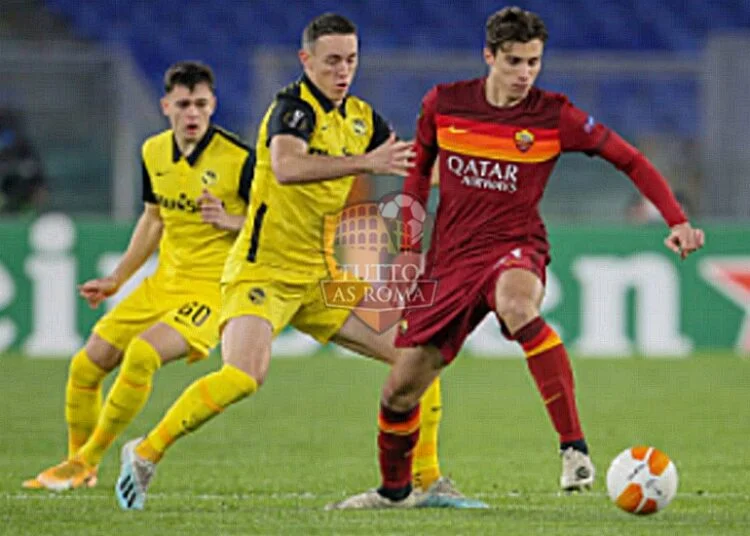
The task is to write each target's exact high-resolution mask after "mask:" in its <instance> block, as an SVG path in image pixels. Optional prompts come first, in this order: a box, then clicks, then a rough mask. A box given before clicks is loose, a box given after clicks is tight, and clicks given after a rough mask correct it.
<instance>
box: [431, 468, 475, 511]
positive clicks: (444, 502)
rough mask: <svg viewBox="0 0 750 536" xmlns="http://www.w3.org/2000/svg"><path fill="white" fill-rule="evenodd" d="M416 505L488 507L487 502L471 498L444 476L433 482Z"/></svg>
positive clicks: (468, 507) (466, 507) (462, 507)
mask: <svg viewBox="0 0 750 536" xmlns="http://www.w3.org/2000/svg"><path fill="white" fill-rule="evenodd" d="M417 506H418V507H419V508H459V509H476V508H480V509H481V508H489V505H488V504H487V503H485V502H482V501H480V500H478V499H471V498H469V497H467V496H466V495H464V494H463V493H461V492H460V491H459V489H458V488H457V487H456V485H455V483H454V482H453V481H452V480H451V479H450V478H448V477H445V476H441V477H440V478H438V479H437V480H436V481H435V482H433V484H432V485H431V486H430V488H429V489H428V490H427V491H426V492H425V494H424V496H423V498H422V500H421V501H419V504H418V505H417Z"/></svg>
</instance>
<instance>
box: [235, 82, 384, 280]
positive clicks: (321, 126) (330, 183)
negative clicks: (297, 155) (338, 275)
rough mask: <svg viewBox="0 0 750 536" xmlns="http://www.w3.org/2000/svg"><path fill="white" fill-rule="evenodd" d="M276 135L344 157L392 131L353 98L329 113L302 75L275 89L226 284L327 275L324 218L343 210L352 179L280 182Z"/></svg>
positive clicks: (380, 140) (322, 97)
mask: <svg viewBox="0 0 750 536" xmlns="http://www.w3.org/2000/svg"><path fill="white" fill-rule="evenodd" d="M279 134H289V135H293V136H296V137H298V138H301V139H303V140H304V141H305V142H307V145H308V152H309V153H310V154H320V155H329V156H346V155H360V154H364V153H366V152H368V151H371V150H372V149H374V148H376V147H378V146H379V145H380V144H382V143H383V142H385V141H386V140H387V139H388V136H389V135H390V128H389V126H388V124H387V123H386V122H385V121H384V120H383V118H382V117H381V116H380V115H379V114H378V113H376V112H375V111H374V110H373V109H372V107H371V106H370V105H369V104H368V103H366V102H365V101H363V100H361V99H359V98H357V97H354V96H351V95H349V96H347V97H346V98H345V99H344V101H343V102H342V104H341V105H340V106H338V107H337V106H335V105H334V104H333V103H332V102H331V101H330V100H329V99H328V98H327V97H326V96H325V95H324V94H323V93H322V92H321V91H320V89H318V88H317V87H316V86H315V85H314V84H313V83H312V82H311V81H310V79H309V78H307V77H306V76H303V77H302V78H301V79H299V80H298V81H297V82H295V83H293V84H291V85H289V86H287V87H286V88H284V89H283V90H281V91H280V92H279V93H278V94H277V95H276V98H275V99H274V102H273V103H272V104H271V106H270V107H269V108H268V110H267V112H266V114H265V116H264V117H263V120H262V122H261V124H260V128H259V131H258V140H257V145H256V155H257V162H256V166H255V178H254V179H253V186H252V190H251V195H250V197H251V199H250V208H249V210H248V216H247V219H246V220H245V225H244V227H243V229H242V231H241V233H240V236H239V237H238V238H237V241H236V242H235V244H234V247H233V249H232V252H231V254H230V257H229V260H228V261H227V265H226V269H225V271H224V278H223V280H224V281H225V282H232V281H237V280H241V279H244V278H246V276H247V277H250V278H251V277H252V276H250V275H249V274H250V273H251V272H253V273H257V272H255V268H256V267H268V268H272V269H281V270H283V272H280V273H282V274H283V277H284V278H286V279H289V280H292V281H294V280H300V281H301V280H309V279H310V278H311V276H313V277H319V276H320V275H322V274H324V273H325V271H326V261H325V250H326V248H327V247H330V246H331V245H332V238H333V236H332V234H331V235H330V236H328V234H330V233H326V232H325V229H324V227H325V225H326V221H327V219H326V216H327V215H329V216H330V215H334V216H335V215H337V214H338V213H340V212H341V210H342V209H343V208H344V207H345V206H346V202H347V198H348V197H349V193H350V191H351V188H352V185H353V183H354V180H355V176H354V175H349V176H344V177H340V178H337V179H332V180H324V181H319V182H308V183H300V184H281V183H279V182H278V180H277V179H276V176H275V175H274V173H273V170H272V169H271V154H270V153H271V151H270V144H271V139H272V138H273V136H276V135H279ZM329 226H330V225H329ZM327 242H331V244H327Z"/></svg>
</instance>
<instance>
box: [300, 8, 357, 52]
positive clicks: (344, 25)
mask: <svg viewBox="0 0 750 536" xmlns="http://www.w3.org/2000/svg"><path fill="white" fill-rule="evenodd" d="M356 33H357V27H356V26H355V25H354V23H353V22H352V21H350V20H349V19H347V18H346V17H344V16H343V15H338V14H336V13H324V14H323V15H320V16H319V17H315V18H314V19H313V20H311V21H310V23H309V24H308V25H307V26H305V30H304V31H303V32H302V48H307V49H309V48H311V47H312V46H313V44H314V43H315V41H317V40H318V39H319V38H321V37H323V36H324V35H350V34H356Z"/></svg>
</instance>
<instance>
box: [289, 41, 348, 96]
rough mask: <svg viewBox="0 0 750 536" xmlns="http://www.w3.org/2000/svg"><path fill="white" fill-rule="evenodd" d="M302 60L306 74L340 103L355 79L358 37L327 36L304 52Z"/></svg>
mask: <svg viewBox="0 0 750 536" xmlns="http://www.w3.org/2000/svg"><path fill="white" fill-rule="evenodd" d="M300 60H301V61H302V65H304V67H305V73H307V76H309V77H310V80H312V82H313V84H315V85H316V86H317V87H318V88H319V89H320V90H321V91H322V92H323V94H324V95H325V96H326V97H328V98H329V99H331V100H332V101H333V102H334V103H336V104H339V103H340V102H341V101H342V100H344V97H346V94H347V93H348V92H349V87H350V86H351V84H352V80H354V73H355V72H356V71H357V60H358V57H357V36H356V35H354V34H348V35H324V36H322V37H319V38H318V39H317V40H316V41H315V44H314V45H313V46H312V49H311V50H305V49H303V50H301V51H300Z"/></svg>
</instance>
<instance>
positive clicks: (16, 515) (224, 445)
mask: <svg viewBox="0 0 750 536" xmlns="http://www.w3.org/2000/svg"><path fill="white" fill-rule="evenodd" d="M217 365H218V359H217V357H216V356H213V357H212V358H211V359H210V360H209V361H207V362H205V363H200V364H198V365H193V366H186V365H184V364H174V365H169V366H167V367H165V368H164V369H162V370H161V371H160V372H159V373H158V376H157V378H156V382H155V389H154V393H153V395H152V398H151V400H150V401H149V403H148V404H147V406H146V409H145V410H144V412H143V414H141V415H140V416H139V417H138V419H137V420H136V421H135V422H134V423H133V425H132V426H131V428H130V429H129V430H127V431H126V433H125V435H124V436H123V437H122V438H121V439H120V440H118V441H117V443H116V444H115V447H114V448H113V449H112V450H111V451H110V452H109V453H108V455H107V457H106V458H105V461H104V463H103V465H102V467H101V471H100V485H99V486H98V487H97V488H95V489H92V490H82V491H76V492H69V493H48V492H30V491H26V490H22V489H21V487H20V484H21V481H22V480H23V479H24V478H28V477H31V476H33V475H34V474H35V473H36V472H37V471H39V470H40V469H43V468H44V467H46V466H48V465H50V464H51V463H55V462H58V461H60V460H61V458H62V456H63V455H64V451H65V425H64V422H63V397H64V382H65V377H66V373H67V363H66V362H65V361H61V360H39V359H37V360H30V359H23V358H21V357H19V356H12V355H11V356H0V396H1V397H2V402H1V403H0V475H2V479H0V534H8V535H14V536H21V535H26V534H28V535H42V534H50V535H58V536H59V535H64V534H65V535H67V534H74V535H102V534H132V535H138V536H142V535H151V534H154V535H157V534H158V535H164V534H179V535H180V536H191V535H194V534H199V535H202V536H203V535H206V534H212V535H214V534H222V535H224V534H227V535H228V534H238V535H239V534H285V535H287V534H301V535H308V534H310V535H312V534H342V535H354V534H380V535H382V534H467V535H481V534H488V535H489V534H493V535H494V534H512V535H519V534H575V535H583V534H592V535H608V534H622V535H628V536H631V535H636V534H647V535H649V536H655V535H669V536H674V535H678V534H679V535H681V536H682V535H685V534H700V535H705V534H721V535H726V534H738V535H739V534H744V535H746V534H750V476H749V475H750V447H749V446H748V444H749V443H748V441H750V434H749V433H750V402H748V395H749V393H750V361H748V360H742V359H740V358H737V357H732V356H728V355H722V354H717V355H707V354H706V355H700V356H695V357H693V358H691V359H687V360H653V359H623V360H613V359H610V360H594V359H586V360H582V359H579V360H575V362H574V368H575V372H576V378H577V384H578V396H579V401H580V409H581V416H582V420H583V423H584V429H585V431H586V433H587V438H588V440H589V443H590V445H591V448H592V455H593V458H594V462H595V463H596V465H597V469H598V475H597V482H596V488H595V490H594V491H593V492H592V493H587V494H580V495H571V496H566V495H560V494H558V493H557V490H556V487H557V480H558V478H559V471H560V462H559V459H558V457H557V454H556V441H555V435H554V433H553V431H552V428H551V425H550V424H549V422H548V421H547V417H546V415H545V413H544V409H543V407H542V404H541V403H540V401H539V399H538V395H537V393H536V390H535V389H534V387H533V383H532V381H531V379H530V377H529V375H528V373H527V372H526V369H525V366H524V364H523V363H522V362H521V361H520V360H485V359H473V358H467V357H462V358H460V359H459V360H458V361H457V362H456V363H455V364H454V365H452V366H451V368H450V369H448V370H447V371H446V373H445V374H444V375H443V405H444V419H443V426H442V431H441V443H440V453H441V460H442V468H443V471H444V473H445V474H448V475H450V476H452V477H453V478H454V479H455V480H456V482H457V483H458V484H459V486H460V487H461V488H462V489H463V490H464V491H465V492H466V493H467V494H469V495H472V496H476V497H479V498H482V499H483V500H485V501H487V502H488V503H489V504H490V505H491V506H492V508H491V509H490V510H485V511H449V510H412V511H386V512H326V511H324V510H323V507H324V505H325V504H326V503H328V502H331V501H333V500H337V499H340V498H343V497H344V496H345V495H348V494H351V493H354V492H359V491H362V490H364V489H366V488H369V487H373V486H374V485H375V484H376V483H377V477H378V473H377V466H376V458H375V454H376V450H375V438H376V435H375V434H376V426H375V422H376V410H377V399H378V393H379V389H380V386H381V384H382V381H383V379H384V377H385V374H386V369H385V367H383V366H382V365H378V364H374V363H370V362H368V361H366V360H361V359H355V358H346V359H345V358H339V357H335V356H332V355H327V354H324V355H320V356H317V357H314V358H309V359H276V360H275V361H274V363H273V364H272V366H271V373H270V376H269V380H268V382H267V385H266V386H264V388H263V389H262V390H261V391H260V393H259V394H258V395H256V396H255V397H254V398H253V399H251V400H249V401H245V402H243V403H241V404H239V405H238V406H236V407H233V408H231V409H229V410H228V411H227V412H226V413H225V414H223V415H221V416H220V417H218V418H217V419H216V420H215V421H213V422H211V423H209V424H208V425H206V426H205V427H204V428H203V429H201V430H200V431H199V432H197V433H195V434H193V435H192V436H190V437H188V438H186V439H184V440H182V441H180V442H179V443H178V444H177V445H176V446H175V447H173V448H172V449H171V450H170V452H169V453H168V454H167V457H166V458H165V459H164V461H163V463H162V464H161V465H160V467H159V471H158V473H157V475H156V478H155V480H154V482H153V485H152V488H151V493H150V494H149V499H148V502H147V504H146V508H147V509H146V510H145V511H143V512H121V511H120V510H119V509H118V507H117V504H116V502H115V499H114V495H113V492H112V487H113V484H114V480H115V478H116V475H117V469H118V468H117V463H118V461H117V460H118V452H119V447H120V446H121V445H122V443H123V442H124V440H126V439H129V438H132V437H134V436H136V435H140V434H143V433H144V432H145V431H147V430H148V428H149V425H152V424H154V423H155V422H156V420H157V419H158V418H159V417H160V416H161V414H162V413H163V412H164V411H165V409H166V408H167V407H168V406H169V404H170V403H171V401H172V400H174V398H175V397H176V396H177V395H178V394H179V393H180V391H181V390H182V389H183V388H184V387H185V386H186V385H187V384H188V383H189V382H190V381H191V380H192V379H193V378H195V377H196V376H198V375H199V374H203V373H205V372H206V371H209V370H212V369H214V368H216V367H217ZM644 443H645V444H652V445H654V446H656V447H658V448H660V449H662V450H664V451H665V452H667V453H668V454H669V455H670V456H671V457H672V458H673V459H674V460H675V463H676V464H677V469H678V471H679V476H680V488H679V493H678V495H677V498H676V499H675V501H674V502H673V503H672V505H670V507H669V508H668V509H667V510H665V511H664V512H661V513H658V514H657V515H655V516H651V517H645V518H639V517H636V516H631V515H628V514H625V513H623V512H620V511H619V510H618V509H617V508H616V507H615V506H613V505H612V504H611V503H610V502H609V500H608V499H607V497H606V494H605V489H604V475H605V473H606V470H607V466H608V464H609V461H610V460H611V459H612V458H613V457H614V456H615V455H616V454H617V453H618V452H619V451H621V450H622V449H624V448H626V447H628V446H631V445H636V444H644Z"/></svg>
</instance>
